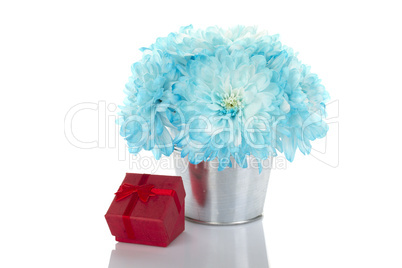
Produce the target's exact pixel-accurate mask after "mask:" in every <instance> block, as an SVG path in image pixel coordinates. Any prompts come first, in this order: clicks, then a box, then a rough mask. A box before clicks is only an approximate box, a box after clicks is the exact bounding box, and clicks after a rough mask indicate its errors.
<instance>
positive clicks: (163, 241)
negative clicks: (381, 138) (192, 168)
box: [105, 173, 186, 247]
mask: <svg viewBox="0 0 402 268" xmlns="http://www.w3.org/2000/svg"><path fill="white" fill-rule="evenodd" d="M123 185H124V186H128V187H126V188H125V189H128V188H130V187H131V188H135V187H141V186H142V189H145V190H144V191H141V190H138V191H136V192H133V193H131V194H130V191H125V190H124V191H123V192H127V193H129V194H127V196H126V197H124V196H125V195H122V196H123V198H121V199H119V196H116V197H115V198H114V199H113V202H112V204H111V205H110V207H109V210H108V211H107V213H106V215H105V218H106V221H107V223H108V225H109V228H110V231H111V233H112V235H114V236H115V237H116V240H117V241H120V242H127V243H136V244H145V245H154V246H163V247H166V246H168V245H169V244H170V242H172V241H173V240H174V239H175V238H176V237H177V236H178V235H179V234H181V233H182V232H183V231H184V198H185V196H186V194H185V191H184V186H183V181H182V179H181V177H178V176H164V175H151V174H136V173H127V174H126V177H125V179H124V180H123V182H122V186H121V187H120V189H119V192H121V191H122V187H123ZM152 186H153V187H152ZM151 188H153V189H152V192H150V191H149V189H151ZM144 193H145V196H147V195H148V194H151V196H149V198H148V199H147V200H146V201H143V200H145V199H146V198H145V199H144V198H142V199H143V200H141V198H140V197H139V195H141V196H142V197H144ZM147 193H148V194H147ZM120 197H121V196H120Z"/></svg>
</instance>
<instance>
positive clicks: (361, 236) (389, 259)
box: [0, 0, 402, 268]
mask: <svg viewBox="0 0 402 268" xmlns="http://www.w3.org/2000/svg"><path fill="white" fill-rule="evenodd" d="M188 24H193V25H194V26H195V27H196V28H200V27H206V26H209V25H219V26H224V27H226V26H231V25H236V24H244V25H258V26H259V27H260V28H261V29H267V30H269V31H270V33H272V34H275V33H279V34H281V40H282V41H283V43H284V44H286V45H288V46H290V47H293V48H294V49H295V50H296V51H298V52H299V56H300V59H301V60H302V61H303V62H304V63H306V64H308V65H311V66H312V71H313V72H316V73H318V74H319V76H320V77H321V78H322V82H323V84H324V85H325V86H326V88H327V90H328V91H329V92H330V94H331V98H332V101H334V103H333V105H330V106H329V107H331V108H330V109H331V111H330V115H331V118H330V119H329V121H330V122H331V123H332V124H331V125H330V127H331V128H330V132H329V134H328V139H327V143H326V145H327V147H325V142H323V141H320V142H318V143H317V144H316V147H315V148H316V151H314V156H303V155H301V154H300V153H299V154H297V155H296V159H295V161H294V163H292V164H289V163H287V164H286V167H285V168H284V169H274V170H273V171H272V174H271V180H270V183H269V187H268V195H267V200H266V206H265V210H264V214H265V216H264V219H263V222H262V223H263V233H264V237H265V246H266V252H267V256H268V262H269V267H270V268H284V267H289V268H294V267H308V268H313V267H317V268H322V267H326V268H327V267H351V268H352V267H353V268H355V267H365V268H369V267H387V268H393V267H399V268H400V267H402V258H401V253H402V195H401V193H402V176H401V171H400V170H401V161H400V160H401V157H400V154H401V152H400V151H401V149H402V146H401V127H400V125H401V119H400V118H401V115H402V113H401V110H400V108H401V90H402V84H401V76H402V75H401V73H402V68H401V60H402V56H401V47H402V42H401V30H400V25H401V24H402V20H401V15H400V7H398V6H397V1H388V0H385V1H351V0H348V1H341V0H339V1H310V0H306V1H286V0H281V1H252V0H247V1H197V2H192V1H159V2H157V1H149V2H148V1H114V2H112V1H110V2H106V1H2V2H1V4H0V47H1V50H0V89H1V98H0V111H1V113H0V114H1V121H0V122H1V131H0V137H1V139H0V142H1V147H0V153H1V162H0V163H1V164H0V165H1V168H0V172H1V175H0V178H1V182H0V183H1V187H0V201H1V202H0V204H1V210H0V213H1V221H0V227H1V228H0V235H1V237H0V245H1V259H0V266H2V267H108V265H109V261H110V256H111V252H112V250H113V249H115V241H114V238H113V237H112V236H111V235H110V232H109V230H108V227H107V224H106V221H105V220H104V218H103V215H104V214H105V212H106V210H107V208H108V206H109V204H110V202H111V200H112V198H113V193H114V192H115V191H116V190H117V188H118V186H119V184H120V182H121V181H122V179H123V177H124V174H125V172H136V171H144V170H138V169H137V168H136V167H135V165H134V166H132V167H131V168H130V161H129V158H128V154H127V155H126V154H125V151H124V150H122V151H121V150H120V149H118V147H117V145H116V144H118V142H117V141H118V139H117V137H114V136H113V133H114V130H115V126H114V124H113V123H107V121H105V120H106V119H113V116H115V113H116V112H115V111H114V109H113V108H114V107H115V105H116V104H120V103H122V100H123V98H124V95H123V88H124V84H125V83H126V81H127V78H128V76H129V75H130V65H131V64H132V63H133V62H135V61H136V60H138V59H139V57H140V52H139V51H138V48H140V47H142V46H148V45H150V44H151V43H153V42H154V41H155V39H156V37H158V36H166V35H167V34H168V33H169V32H172V31H177V30H178V29H179V27H180V26H183V25H188ZM85 102H86V103H92V105H98V104H99V103H100V104H101V106H102V105H103V104H105V105H106V106H107V105H109V104H110V106H107V107H109V108H110V109H111V110H112V111H110V110H102V109H103V108H102V107H101V106H99V109H98V110H97V111H91V110H87V111H85V112H80V113H77V114H76V116H75V117H74V120H73V125H72V130H73V133H74V135H75V136H76V138H77V139H79V140H81V141H87V142H90V141H95V142H97V146H96V147H97V148H93V149H82V148H77V147H76V146H74V145H73V144H72V143H71V140H70V141H69V140H68V139H67V138H66V137H65V129H64V123H65V117H66V114H68V112H69V110H70V109H71V108H72V107H74V106H75V105H77V104H80V103H85ZM338 105H339V107H338ZM95 107H96V106H95ZM99 111H101V112H103V111H105V113H104V114H106V119H103V117H101V118H100V119H99V120H98V117H99V113H98V112H99ZM101 114H102V113H101ZM109 116H110V118H109ZM112 121H113V120H110V122H112ZM99 122H100V127H99V129H100V132H99V131H98V124H99ZM105 122H106V123H105ZM106 130H108V131H106ZM105 133H108V134H107V135H106V134H105ZM120 142H121V140H120ZM338 142H339V143H338ZM90 145H91V144H90ZM102 147H104V148H102ZM119 153H120V157H119ZM124 157H126V158H125V160H124ZM131 163H133V162H131ZM134 163H136V162H134ZM143 169H144V168H143ZM145 171H148V172H165V173H168V174H169V173H170V172H171V171H160V170H158V171H154V170H153V169H151V168H149V169H147V168H146V167H145ZM188 226H190V228H188V230H187V234H186V235H185V234H183V235H182V238H181V237H179V239H181V240H178V241H175V242H174V243H176V244H172V248H175V247H176V248H177V247H178V245H186V244H185V243H186V242H185V241H187V240H186V239H187V238H188V237H192V238H193V240H192V243H193V245H194V243H197V236H196V234H195V231H194V232H193V233H191V230H196V229H197V228H199V227H197V226H196V227H194V226H193V225H188ZM236 232H237V231H234V232H233V235H234V236H235V238H236V239H237V238H238V239H239V240H236V239H235V240H236V241H240V242H239V243H243V242H242V241H243V240H241V239H248V238H244V236H242V234H240V232H241V231H239V232H238V233H236ZM200 239H201V238H200ZM194 241H195V242H194ZM183 243H184V244H183ZM219 243H222V245H223V246H224V243H225V241H223V240H222V241H221V242H219V241H218V242H217V241H214V242H213V243H212V242H211V244H208V243H207V242H205V241H204V244H203V249H204V250H205V249H206V248H208V247H209V246H211V247H215V248H216V247H219V246H220V245H219ZM248 243H251V244H254V246H256V245H257V246H258V245H261V243H260V242H259V243H260V244H257V243H254V242H253V240H248ZM262 246H264V242H262ZM144 248H145V249H144ZM128 250H129V251H130V250H132V251H133V254H134V255H135V254H137V255H136V256H142V254H138V252H144V251H146V252H148V253H147V254H148V255H149V256H152V258H151V259H152V260H154V261H155V260H156V259H158V258H162V257H163V256H166V255H167V254H166V253H169V252H171V251H163V250H160V249H158V250H155V251H152V247H143V246H137V247H132V248H130V247H129V248H128ZM164 250H169V248H168V249H164ZM230 250H233V252H226V255H224V256H226V257H227V258H231V257H230V256H233V257H234V256H235V255H236V254H240V253H239V252H235V251H236V248H234V249H232V248H230ZM240 250H241V247H240ZM256 250H257V251H258V249H256ZM118 252H120V253H121V252H122V251H118ZM200 252H201V251H200ZM200 254H201V253H200ZM123 255H124V254H123ZM148 255H147V256H148ZM116 256H117V255H116ZM194 256H197V254H194ZM140 258H141V257H138V260H139V259H140ZM181 258H184V256H180V254H178V255H177V256H176V257H175V258H174V259H175V260H176V261H179V260H180V259H181ZM194 258H196V257H194ZM200 258H204V259H208V258H212V255H211V256H209V255H208V254H205V255H203V256H200ZM128 261H132V262H133V263H132V264H130V267H153V266H152V264H151V262H150V263H148V264H147V263H146V262H141V264H140V263H136V261H137V259H136V258H132V259H130V260H128ZM141 261H143V260H141ZM220 261H222V260H220ZM123 262H124V261H123ZM194 262H195V263H197V262H196V260H195V261H194ZM217 262H218V261H217ZM162 263H163V262H162ZM126 264H127V263H126ZM127 265H129V263H128V264H127ZM159 265H160V264H159ZM166 265H167V264H166ZM181 265H182V266H180V265H178V267H195V266H190V265H189V264H183V263H182V264H181ZM115 267H117V266H115ZM159 267H163V265H160V266H159ZM166 267H167V266H166ZM209 267H214V266H209ZM219 267H224V266H222V265H221V264H220V266H219ZM257 268H258V267H257Z"/></svg>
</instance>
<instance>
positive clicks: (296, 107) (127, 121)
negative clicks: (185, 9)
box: [120, 25, 329, 170]
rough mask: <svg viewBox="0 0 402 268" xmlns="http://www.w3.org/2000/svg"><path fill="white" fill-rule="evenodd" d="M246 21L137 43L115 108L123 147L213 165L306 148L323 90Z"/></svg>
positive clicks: (321, 130) (290, 155)
mask: <svg viewBox="0 0 402 268" xmlns="http://www.w3.org/2000/svg"><path fill="white" fill-rule="evenodd" d="M278 38H279V37H278V35H269V34H267V33H266V32H263V31H262V32H259V31H257V29H256V27H244V26H237V27H234V28H231V29H227V30H224V29H221V28H219V27H209V28H207V29H206V30H196V29H193V27H192V26H191V25H190V26H187V27H182V28H181V29H180V31H179V32H177V33H171V34H169V35H168V36H167V37H163V38H158V39H157V40H156V42H155V43H154V44H152V45H151V46H150V47H148V48H141V51H142V52H143V56H142V59H141V61H139V62H136V63H134V64H133V65H132V76H131V77H130V78H129V82H128V83H127V85H126V90H125V93H126V98H125V100H124V105H123V106H120V109H121V112H120V116H121V118H120V119H121V120H120V124H121V129H120V133H121V135H122V136H123V137H124V138H125V140H126V141H127V145H128V148H129V152H130V153H133V154H137V153H138V152H139V151H141V150H142V149H145V150H151V151H152V152H153V154H154V156H155V158H156V159H159V158H160V157H161V155H166V156H169V155H170V154H172V152H173V150H174V149H175V148H176V149H178V150H181V157H186V156H188V159H189V161H190V162H191V163H192V164H198V163H200V162H201V161H210V160H212V159H215V158H218V159H219V170H223V169H224V168H226V167H227V166H231V165H232V161H230V160H229V159H230V158H232V159H234V160H235V161H236V162H237V163H238V164H239V165H240V166H242V167H246V166H247V161H244V160H245V158H246V157H247V155H250V154H252V155H253V156H254V157H255V158H256V159H258V160H259V161H262V160H264V159H267V158H268V157H270V156H276V155H277V153H278V152H280V153H282V152H284V154H285V156H286V158H287V159H288V160H289V161H293V159H294V156H295V152H296V149H297V148H299V150H300V151H301V152H302V153H303V154H309V153H310V151H311V144H310V141H313V140H315V139H317V138H323V137H324V136H325V135H326V133H327V131H328V125H327V124H326V123H325V122H324V121H323V118H324V117H325V115H326V113H325V103H326V102H327V101H328V99H329V95H328V93H327V91H326V90H325V88H324V86H323V85H322V84H321V83H320V80H319V78H318V77H317V75H316V74H314V73H311V72H310V68H309V67H308V66H306V65H304V64H302V63H301V62H300V61H299V60H298V59H297V54H296V53H294V52H293V50H292V49H290V48H288V47H286V46H283V45H282V44H281V42H280V41H279V40H278Z"/></svg>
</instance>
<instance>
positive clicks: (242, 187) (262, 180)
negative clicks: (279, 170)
mask: <svg viewBox="0 0 402 268" xmlns="http://www.w3.org/2000/svg"><path fill="white" fill-rule="evenodd" d="M174 157H175V169H176V174H177V175H178V176H181V177H182V179H183V183H184V188H185V190H186V208H185V211H186V212H185V213H186V218H187V219H188V220H191V221H194V222H198V223H204V224H215V225H231V224H241V223H247V222H250V221H253V220H256V219H258V218H260V217H261V216H262V211H263V208H264V202H265V196H266V193H267V187H268V180H269V175H270V172H271V167H272V158H269V159H267V160H265V161H264V162H263V163H262V165H263V170H262V171H261V174H260V173H259V170H258V162H257V161H256V159H255V158H254V157H253V156H248V157H247V162H248V167H247V168H241V167H239V166H238V165H237V163H235V161H234V160H233V159H231V161H232V167H231V168H229V167H227V168H226V169H224V170H222V171H218V166H219V162H218V160H217V159H214V160H212V161H208V162H201V163H199V164H197V165H193V164H191V163H189V162H188V159H187V157H186V158H180V151H179V150H177V149H176V150H175V151H174Z"/></svg>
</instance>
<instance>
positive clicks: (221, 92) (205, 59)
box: [173, 47, 281, 170]
mask: <svg viewBox="0 0 402 268" xmlns="http://www.w3.org/2000/svg"><path fill="white" fill-rule="evenodd" d="M266 64H267V62H266V60H265V57H263V56H261V55H256V56H253V57H251V58H250V57H249V56H248V55H247V53H245V51H244V50H233V51H232V52H231V53H229V52H228V50H227V48H225V47H220V48H217V49H216V53H215V56H208V55H206V54H203V53H200V54H198V55H197V56H194V57H193V59H191V60H189V61H188V63H187V67H186V74H185V75H184V76H182V77H181V78H180V79H179V82H178V83H176V84H175V85H174V88H173V93H174V94H176V95H178V96H179V97H180V101H179V102H178V104H177V105H178V107H179V109H180V111H181V113H182V115H181V116H182V117H183V118H184V120H183V122H181V124H179V125H176V126H177V128H178V129H179V130H180V131H181V132H180V135H178V136H177V137H176V140H175V142H176V143H177V145H178V146H179V147H181V148H182V157H184V156H186V155H188V158H189V161H190V162H191V163H193V164H197V163H199V162H201V161H204V160H205V161H207V160H211V159H214V158H215V157H218V158H219V160H220V166H219V169H220V170H222V169H224V168H225V167H226V166H228V165H229V166H230V165H231V161H229V159H230V157H233V158H234V159H235V160H236V161H237V163H238V164H240V165H241V166H244V167H245V166H246V165H247V162H246V161H245V157H246V156H247V155H248V154H250V153H251V154H253V155H254V156H255V157H256V158H257V159H259V160H263V159H266V158H268V156H269V155H273V154H275V150H273V149H272V146H271V140H272V137H271V133H272V130H271V126H272V125H273V124H274V123H275V118H274V117H272V116H271V115H270V114H269V112H271V111H275V110H276V109H277V107H278V104H279V103H280V102H281V94H280V93H281V91H280V89H279V87H278V86H277V85H276V84H275V83H271V79H272V71H271V70H269V69H268V68H266ZM177 121H178V122H180V120H177Z"/></svg>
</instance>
